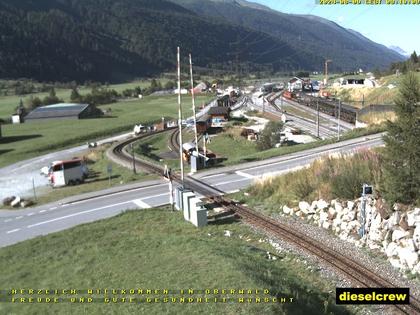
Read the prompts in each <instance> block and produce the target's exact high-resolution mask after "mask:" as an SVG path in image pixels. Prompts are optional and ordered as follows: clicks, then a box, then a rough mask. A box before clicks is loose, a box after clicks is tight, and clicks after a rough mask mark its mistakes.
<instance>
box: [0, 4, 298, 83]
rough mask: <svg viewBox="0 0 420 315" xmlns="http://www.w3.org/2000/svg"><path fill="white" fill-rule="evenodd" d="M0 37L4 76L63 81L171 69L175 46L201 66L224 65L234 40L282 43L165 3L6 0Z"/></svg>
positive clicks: (2, 6) (0, 6) (110, 78)
mask: <svg viewBox="0 0 420 315" xmlns="http://www.w3.org/2000/svg"><path fill="white" fill-rule="evenodd" d="M0 34H2V35H1V36H0V77H2V78H16V77H31V78H36V79H39V80H58V81H68V80H78V81H84V80H100V81H120V80H124V79H127V78H129V77H133V76H143V75H149V74H152V73H156V72H160V71H164V70H168V69H171V70H173V68H174V65H175V61H176V55H175V54H176V47H177V46H178V45H179V46H181V47H182V52H183V54H184V56H185V55H186V54H187V52H192V53H193V54H194V61H195V63H196V64H197V65H201V66H208V65H211V64H215V65H219V64H227V63H228V61H229V60H233V59H234V56H232V55H231V54H230V53H229V43H231V42H234V41H235V40H236V35H239V36H248V37H249V38H261V39H262V41H263V42H264V41H266V44H268V43H274V44H275V45H280V44H282V43H281V42H280V41H279V40H277V39H274V38H272V37H271V36H270V35H267V34H260V33H258V32H255V31H252V30H249V29H245V28H243V27H239V26H233V25H231V24H228V23H226V22H221V21H209V20H208V19H203V18H202V17H199V16H197V15H196V14H195V13H193V12H191V11H188V10H186V9H184V8H183V7H181V6H178V5H175V4H173V3H171V2H167V1H161V0H116V1H112V0H46V1H42V2H38V1H31V0H20V1H19V2H15V1H12V0H2V1H1V2H0ZM285 49H286V51H288V52H290V53H292V51H291V50H290V48H288V47H285ZM244 53H245V55H252V54H253V53H257V48H255V47H254V48H250V49H247V50H246V51H245V52H244ZM263 61H265V60H264V59H263ZM298 62H299V61H295V65H297V64H298Z"/></svg>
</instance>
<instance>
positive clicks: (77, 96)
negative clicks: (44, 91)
mask: <svg viewBox="0 0 420 315" xmlns="http://www.w3.org/2000/svg"><path fill="white" fill-rule="evenodd" d="M70 100H71V101H72V102H80V100H81V96H80V94H79V91H77V88H76V87H75V88H73V89H72V90H71V94H70Z"/></svg>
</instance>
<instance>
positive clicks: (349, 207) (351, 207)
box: [347, 200, 355, 211]
mask: <svg viewBox="0 0 420 315" xmlns="http://www.w3.org/2000/svg"><path fill="white" fill-rule="evenodd" d="M354 204H355V203H354V201H351V200H349V201H347V209H349V210H350V211H351V210H353V208H354Z"/></svg>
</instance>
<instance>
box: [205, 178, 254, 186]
mask: <svg viewBox="0 0 420 315" xmlns="http://www.w3.org/2000/svg"><path fill="white" fill-rule="evenodd" d="M245 180H249V178H241V179H237V180H230V181H228V182H222V183H217V184H213V185H212V186H221V185H226V184H231V183H236V182H243V181H245Z"/></svg>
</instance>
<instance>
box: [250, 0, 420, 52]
mask: <svg viewBox="0 0 420 315" xmlns="http://www.w3.org/2000/svg"><path fill="white" fill-rule="evenodd" d="M249 1H251V2H257V3H260V4H263V5H266V6H268V7H270V8H272V9H274V10H277V11H281V12H284V13H295V14H312V15H317V16H321V17H323V18H326V19H328V20H331V21H334V22H336V23H337V24H339V25H340V26H342V27H345V28H351V29H354V30H355V31H358V32H359V33H361V34H362V35H364V36H366V37H367V38H369V39H371V40H373V41H375V42H377V43H380V44H383V45H385V46H390V45H394V46H398V47H400V48H402V49H403V50H405V51H406V52H407V53H412V52H413V51H414V50H416V52H417V54H419V53H420V1H417V2H419V4H417V5H414V4H407V5H400V4H399V1H400V0H395V2H397V3H398V4H394V5H386V4H382V5H369V4H366V0H360V1H361V2H362V3H361V4H353V3H352V0H349V2H350V3H349V4H347V5H340V4H335V5H320V4H316V3H315V1H316V0H249ZM385 1H386V0H382V2H384V3H385ZM408 1H410V0H408ZM318 2H319V0H318ZM337 2H339V0H337ZM372 2H374V1H372Z"/></svg>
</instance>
